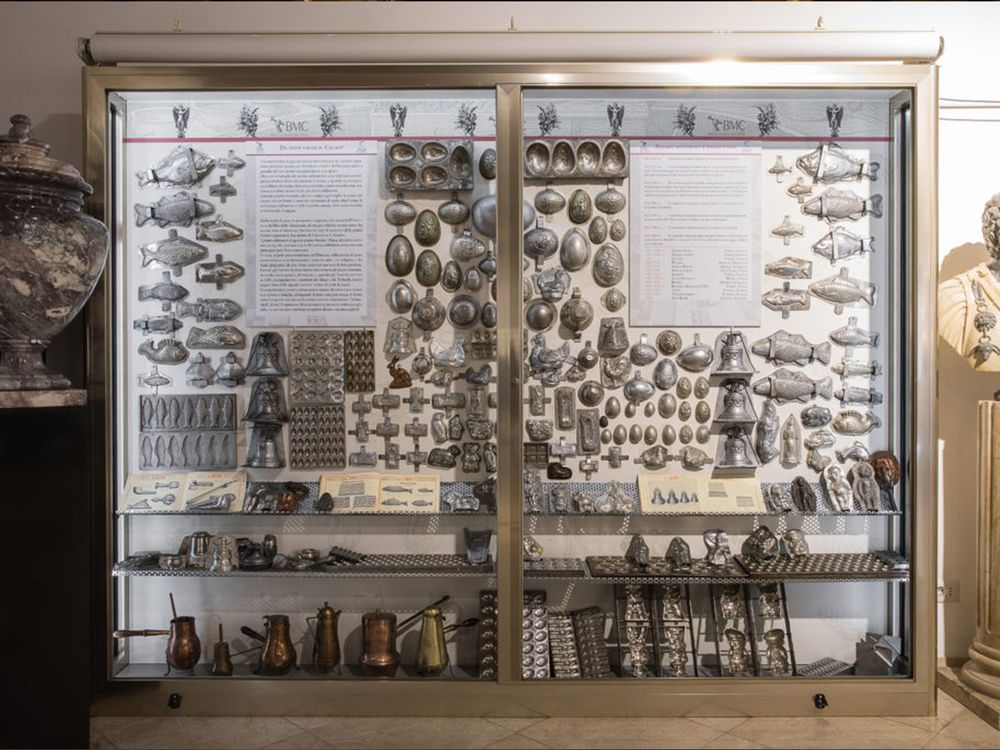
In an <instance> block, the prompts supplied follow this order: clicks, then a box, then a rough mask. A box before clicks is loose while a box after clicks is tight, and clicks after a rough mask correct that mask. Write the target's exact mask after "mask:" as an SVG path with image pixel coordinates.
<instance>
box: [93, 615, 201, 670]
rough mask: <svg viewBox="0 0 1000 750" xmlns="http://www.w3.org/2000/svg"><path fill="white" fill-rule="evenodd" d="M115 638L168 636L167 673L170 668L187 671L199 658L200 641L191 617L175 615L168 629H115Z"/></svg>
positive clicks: (192, 667)
mask: <svg viewBox="0 0 1000 750" xmlns="http://www.w3.org/2000/svg"><path fill="white" fill-rule="evenodd" d="M112 635H113V636H114V637H115V638H133V637H137V636H138V637H148V636H159V635H165V636H169V637H168V638H167V651H166V656H167V674H170V670H171V669H176V670H178V671H181V672H183V671H187V670H189V669H194V667H195V665H196V664H197V663H198V659H200V658H201V641H200V640H199V639H198V633H197V632H195V627H194V618H193V617H175V618H174V619H172V620H171V621H170V630H116V631H114V633H112Z"/></svg>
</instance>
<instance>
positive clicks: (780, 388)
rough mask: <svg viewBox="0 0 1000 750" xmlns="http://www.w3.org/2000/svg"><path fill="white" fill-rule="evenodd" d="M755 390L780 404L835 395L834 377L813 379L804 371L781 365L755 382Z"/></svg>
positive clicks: (803, 401) (806, 401) (759, 394)
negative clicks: (789, 368)
mask: <svg viewBox="0 0 1000 750" xmlns="http://www.w3.org/2000/svg"><path fill="white" fill-rule="evenodd" d="M753 392H754V393H756V394H757V395H758V396H767V397H769V398H773V399H774V400H775V401H777V402H778V403H779V404H784V403H788V402H789V401H801V402H802V403H808V402H809V401H810V400H812V399H814V398H816V397H817V396H820V397H822V398H826V399H828V398H830V397H831V396H832V395H833V379H832V378H820V379H819V380H813V379H812V378H810V377H808V376H807V375H805V374H804V373H801V372H795V371H792V370H788V369H785V368H784V367H781V368H779V369H777V370H775V371H774V372H773V373H772V374H771V375H768V376H767V377H766V378H763V379H761V380H758V381H757V382H756V383H754V384H753Z"/></svg>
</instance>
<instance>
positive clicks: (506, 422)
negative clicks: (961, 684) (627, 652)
mask: <svg viewBox="0 0 1000 750" xmlns="http://www.w3.org/2000/svg"><path fill="white" fill-rule="evenodd" d="M532 87H551V88H553V89H557V88H561V87H564V88H571V87H572V88H576V89H580V88H595V89H597V88H611V87H617V88H650V87H656V88H667V89H671V88H673V89H687V90H690V89H693V88H699V89H718V88H727V89H748V90H750V89H762V88H772V89H795V88H809V89H837V88H873V89H894V90H903V91H904V92H906V93H907V95H908V98H909V99H910V102H911V109H910V114H909V117H908V118H907V120H906V127H907V129H908V132H907V133H906V135H907V137H906V138H905V139H903V140H902V141H901V142H902V143H904V144H906V147H907V148H908V149H909V153H904V154H899V156H900V157H902V162H903V163H905V164H906V165H907V166H908V169H909V170H910V172H909V174H907V175H906V182H904V183H903V189H904V191H905V192H904V193H901V194H900V195H901V200H902V203H903V204H904V205H905V206H906V207H907V211H906V215H905V232H906V234H907V235H908V236H907V237H906V239H907V240H908V247H909V248H910V253H909V255H908V256H907V261H908V262H907V263H905V264H904V267H903V268H902V269H900V274H901V278H900V285H899V288H898V289H896V290H893V293H894V294H898V295H900V296H901V299H902V300H904V301H905V302H906V304H905V305H904V309H905V311H906V315H907V317H906V319H904V320H902V321H900V323H901V329H902V330H903V331H904V332H905V336H904V339H905V340H904V341H903V342H901V344H900V347H899V351H900V352H901V357H902V359H903V362H902V366H903V368H904V372H905V381H904V393H903V398H902V404H903V407H902V408H903V411H904V413H903V414H902V415H901V416H902V424H903V425H904V429H905V431H906V434H905V436H904V439H903V440H902V444H903V445H905V446H907V449H908V452H907V454H906V455H904V456H901V459H902V464H903V466H904V471H905V472H906V476H905V480H904V481H905V482H906V484H907V492H908V498H909V506H908V508H909V512H908V513H907V514H906V515H905V516H904V517H903V518H904V520H903V521H902V522H901V524H900V528H899V529H898V531H899V534H900V537H899V539H900V546H901V548H902V549H905V550H907V551H908V552H909V557H910V562H911V585H910V588H909V591H910V592H912V596H910V597H909V598H904V599H903V607H902V611H901V612H900V613H899V614H900V616H901V617H902V618H903V621H904V622H906V623H907V624H906V626H905V628H904V632H906V633H907V634H908V638H909V644H910V648H909V651H910V656H911V672H910V675H911V676H909V677H894V678H865V679H811V678H802V677H799V678H795V679H777V680H776V679H762V678H706V679H697V680H693V679H657V680H624V679H619V680H615V681H590V680H536V681H523V680H521V678H520V661H519V657H520V654H519V649H518V648H517V645H518V644H519V642H520V619H521V618H520V606H519V605H520V602H521V599H522V593H523V590H524V589H525V587H526V585H525V581H523V580H522V570H521V536H522V521H523V518H522V507H521V487H522V482H521V476H522V455H521V452H522V444H521V442H520V441H519V440H501V441H500V442H499V448H500V456H499V459H500V473H499V476H498V485H499V486H498V497H499V502H498V517H497V532H498V535H499V539H498V556H497V557H498V569H497V579H498V591H499V601H500V617H499V628H498V635H499V644H500V645H499V648H500V651H499V679H498V680H497V681H495V682H492V681H485V680H484V681H475V682H469V681H460V682H449V681H446V680H433V681H426V682H422V683H419V684H417V683H414V682H412V681H405V682H404V681H391V680H388V681H385V680H383V681H372V680H365V681H353V680H352V681H322V680H280V679H277V680H274V679H272V680H266V679H263V680H225V679H220V680H191V679H187V680H185V679H171V678H165V679H152V680H150V681H148V682H145V681H141V682H137V681H127V682H125V681H118V680H116V679H115V678H114V676H113V673H112V665H113V659H112V654H113V650H112V648H113V642H112V639H111V637H110V632H111V630H112V629H113V626H114V623H113V620H112V617H113V615H112V613H113V603H114V593H113V586H114V583H113V579H112V576H111V570H112V567H113V563H114V559H115V558H114V548H113V541H114V534H113V528H114V488H113V486H112V481H113V479H112V478H113V477H114V476H115V472H114V468H115V467H114V461H115V455H116V451H115V441H116V440H117V439H119V437H118V436H117V435H116V434H115V430H114V425H115V419H114V410H115V403H114V399H115V392H116V389H115V383H114V373H115V371H116V357H117V353H116V352H115V351H114V350H113V346H112V341H113V339H112V337H111V331H112V321H113V320H114V314H115V306H116V304H117V302H116V300H115V299H114V298H113V296H114V295H113V294H112V293H111V292H112V291H113V288H114V287H113V285H112V284H111V283H110V279H111V278H112V276H111V274H112V273H113V266H114V264H115V263H116V258H115V257H114V256H115V253H114V252H113V253H112V257H111V259H110V260H109V267H108V269H106V270H105V276H104V279H103V281H102V283H101V284H100V285H99V286H98V289H97V291H96V292H95V294H94V296H93V299H92V300H91V302H90V305H89V307H88V354H87V371H88V389H89V396H90V404H91V407H90V408H91V418H92V425H91V428H92V429H91V435H92V456H91V466H92V489H93V493H94V507H95V508H96V514H95V518H94V521H93V529H92V532H93V538H94V545H95V546H94V549H95V558H94V587H93V590H94V591H95V592H97V595H98V597H99V599H98V602H97V603H96V604H95V607H94V612H95V616H94V617H95V619H94V621H93V623H92V632H93V639H94V642H93V649H92V651H93V654H94V661H95V663H94V673H95V674H96V675H97V684H96V685H95V691H96V702H95V706H94V711H95V712H96V713H99V714H122V713H128V714H156V713H169V712H170V711H171V709H170V708H169V707H168V704H169V703H170V701H169V700H168V699H169V696H171V695H172V694H175V693H177V694H180V695H181V696H183V710H184V712H185V713H188V714H203V715H211V714H252V715H280V714H284V715H307V714H327V713H335V714H338V715H353V716H364V715H369V716H378V715H391V714H399V715H431V716H433V715H438V716H482V715H510V716H517V715H532V716H535V715H554V716H559V715H561V716H671V715H677V716H680V715H688V716H690V715H706V716H711V715H720V716H721V715H725V716H779V715H786V716H796V715H799V716H802V715H814V714H818V713H822V714H824V715H880V714H894V715H925V714H929V713H933V711H934V706H935V690H934V687H935V669H936V658H935V643H936V634H935V570H936V559H935V558H936V516H937V511H936V503H935V488H936V464H937V458H936V445H935V424H936V415H937V407H936V395H935V393H936V379H935V367H936V366H935V346H936V306H935V299H936V295H935V290H936V283H937V242H936V237H937V219H936V210H937V202H936V185H937V168H936V161H937V147H936V137H937V136H936V121H937V69H936V67H935V66H934V65H932V64H927V63H926V62H924V61H919V62H913V63H908V62H901V63H890V64H885V63H881V64H854V63H816V62H810V63H793V62H780V63H767V62H747V63H727V64H726V65H725V66H720V65H717V64H713V63H664V64H635V63H626V64H614V63H610V64H609V63H601V64H598V63H575V64H564V65H550V64H544V65H521V64H512V65H471V66H457V65H423V66H422V65H406V66H402V65H379V66H252V65H251V66H243V65H241V66H183V67H171V66H155V67H153V66H149V67H132V66H128V67H126V66H122V67H88V68H85V69H84V71H83V89H84V125H85V144H84V149H85V165H86V178H87V179H88V180H89V181H90V182H91V183H92V184H93V185H94V188H95V194H94V196H93V198H92V200H91V202H90V205H89V208H90V210H91V211H92V212H94V213H95V214H96V215H98V216H100V217H102V218H103V219H104V220H105V221H106V222H107V223H108V224H109V225H111V226H114V225H115V223H116V222H117V221H118V220H119V217H117V216H114V215H112V214H111V211H112V210H113V209H112V207H113V206H115V201H114V200H112V192H111V191H112V188H113V184H112V175H113V174H114V173H115V159H116V154H115V151H114V149H113V147H112V145H113V143H114V142H115V140H114V139H115V135H116V134H115V133H114V132H111V131H112V128H113V121H112V118H111V117H109V101H110V99H109V98H110V97H111V95H112V94H114V93H115V92H123V91H212V90H218V91H222V90H286V91H287V90H310V89H397V90H398V89H402V88H414V89H427V88H436V89H437V88H440V89H458V88H461V89H471V88H485V89H491V90H494V91H495V94H496V108H497V122H496V138H497V152H498V155H499V158H498V198H499V204H498V243H497V246H498V249H499V256H500V257H499V261H500V271H499V277H498V278H499V291H498V303H499V304H498V306H499V313H500V320H499V326H498V354H499V380H498V383H499V384H500V387H499V393H498V396H499V424H498V431H499V434H505V435H512V434H514V435H516V434H520V424H521V420H522V408H523V407H522V404H521V387H522V384H521V381H520V378H519V372H520V366H521V365H520V363H521V352H522V328H521V321H520V315H521V257H522V255H521V239H520V238H521V234H522V232H521V221H520V211H519V210H515V209H516V208H519V207H520V205H521V199H522V179H521V171H522V149H523V141H524V138H523V134H522V104H523V100H522V92H523V90H524V89H527V88H532ZM530 585H531V582H530V580H529V581H527V587H529V588H530ZM819 694H822V695H824V696H825V701H826V704H827V705H826V707H825V708H823V709H822V711H821V710H820V707H819V706H820V704H821V703H822V701H820V700H819V699H818V697H817V696H818V695H819Z"/></svg>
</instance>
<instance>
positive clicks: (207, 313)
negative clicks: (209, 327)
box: [176, 297, 243, 323]
mask: <svg viewBox="0 0 1000 750" xmlns="http://www.w3.org/2000/svg"><path fill="white" fill-rule="evenodd" d="M176 311H177V315H178V317H181V318H192V317H193V318H194V319H195V320H197V321H198V322H199V323H205V322H208V323H225V322H227V321H230V320H235V319H236V318H238V317H239V315H240V313H242V312H243V308H242V307H240V306H239V305H238V304H237V303H236V302H233V301H232V300H231V299H202V298H200V297H199V298H198V301H197V302H178V303H177V307H176Z"/></svg>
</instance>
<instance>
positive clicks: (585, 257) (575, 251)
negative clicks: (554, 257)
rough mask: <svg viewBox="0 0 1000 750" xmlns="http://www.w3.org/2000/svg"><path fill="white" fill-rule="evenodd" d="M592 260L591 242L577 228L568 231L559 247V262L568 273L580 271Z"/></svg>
mask: <svg viewBox="0 0 1000 750" xmlns="http://www.w3.org/2000/svg"><path fill="white" fill-rule="evenodd" d="M589 260H590V242H589V241H588V240H587V237H586V236H585V235H584V234H583V232H581V231H580V230H579V229H577V228H576V227H573V228H571V229H568V230H567V231H566V234H564V235H563V238H562V242H561V243H560V245H559V262H560V263H561V264H562V267H563V268H565V269H566V270H567V271H579V270H580V269H581V268H583V267H584V266H586V265H587V262H588V261H589Z"/></svg>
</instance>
